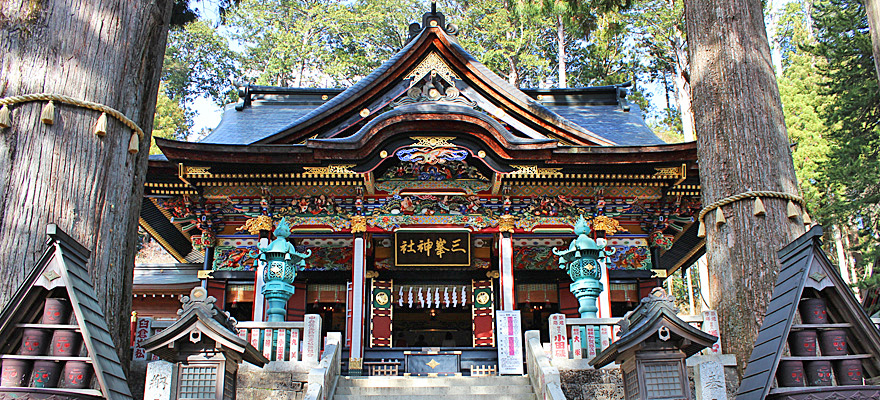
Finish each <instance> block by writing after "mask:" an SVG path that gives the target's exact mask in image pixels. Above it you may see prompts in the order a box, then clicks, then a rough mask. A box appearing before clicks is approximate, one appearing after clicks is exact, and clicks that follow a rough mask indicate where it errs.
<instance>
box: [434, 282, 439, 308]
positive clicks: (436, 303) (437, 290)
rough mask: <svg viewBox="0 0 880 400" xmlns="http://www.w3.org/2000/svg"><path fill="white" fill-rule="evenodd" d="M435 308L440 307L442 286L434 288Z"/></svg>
mask: <svg viewBox="0 0 880 400" xmlns="http://www.w3.org/2000/svg"><path fill="white" fill-rule="evenodd" d="M434 308H440V288H439V287H438V288H435V289H434Z"/></svg>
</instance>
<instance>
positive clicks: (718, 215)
mask: <svg viewBox="0 0 880 400" xmlns="http://www.w3.org/2000/svg"><path fill="white" fill-rule="evenodd" d="M726 223H727V220H726V219H724V211H721V207H718V208H716V209H715V225H716V226H721V225H724V224H726Z"/></svg>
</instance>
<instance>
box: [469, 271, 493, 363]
mask: <svg viewBox="0 0 880 400" xmlns="http://www.w3.org/2000/svg"><path fill="white" fill-rule="evenodd" d="M471 285H473V286H472V287H473V289H472V291H471V294H472V296H473V299H471V305H472V307H471V316H472V318H473V324H474V347H492V346H495V325H494V324H495V294H494V291H493V288H492V281H491V280H485V281H477V280H474V281H471Z"/></svg>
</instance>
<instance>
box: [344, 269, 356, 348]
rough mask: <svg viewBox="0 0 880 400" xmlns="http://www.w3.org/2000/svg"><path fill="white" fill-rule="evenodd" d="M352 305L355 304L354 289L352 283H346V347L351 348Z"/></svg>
mask: <svg viewBox="0 0 880 400" xmlns="http://www.w3.org/2000/svg"><path fill="white" fill-rule="evenodd" d="M352 303H354V289H353V288H352V287H351V282H346V283H345V347H350V346H351V324H352V322H353V319H352V315H354V311H353V310H352Z"/></svg>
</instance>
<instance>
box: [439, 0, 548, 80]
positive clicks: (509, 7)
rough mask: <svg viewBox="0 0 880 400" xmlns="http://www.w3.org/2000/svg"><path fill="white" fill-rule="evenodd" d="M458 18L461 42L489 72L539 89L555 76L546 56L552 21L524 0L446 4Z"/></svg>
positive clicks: (469, 0)
mask: <svg viewBox="0 0 880 400" xmlns="http://www.w3.org/2000/svg"><path fill="white" fill-rule="evenodd" d="M446 7H448V8H452V10H451V11H449V13H448V14H450V15H456V16H458V18H455V20H456V22H457V24H458V25H459V27H460V33H459V41H460V42H461V44H462V46H464V48H465V49H467V50H468V51H469V52H471V54H473V55H474V57H476V58H477V59H478V60H479V61H480V62H481V63H483V64H485V65H486V66H487V67H488V68H489V69H490V70H492V71H494V72H495V73H498V74H499V75H501V76H503V77H505V78H506V79H507V81H508V82H510V83H512V84H514V85H516V86H526V87H528V86H532V87H537V86H540V83H541V82H543V81H544V80H545V78H546V76H548V75H550V74H551V73H552V68H550V63H549V62H548V60H547V58H546V57H543V53H544V52H543V51H542V50H541V47H542V45H544V44H546V42H547V40H546V37H547V32H546V31H547V30H549V29H551V28H552V27H553V22H552V21H551V19H550V18H548V17H547V16H545V15H542V14H541V13H540V7H539V5H538V4H534V3H530V2H527V1H525V0H502V1H498V0H467V1H461V2H459V3H447V4H446Z"/></svg>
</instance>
